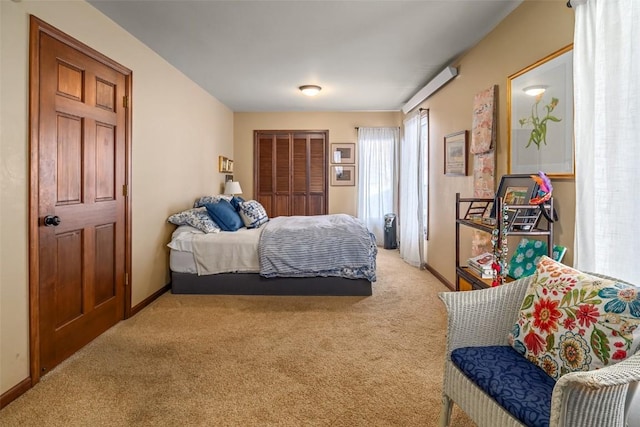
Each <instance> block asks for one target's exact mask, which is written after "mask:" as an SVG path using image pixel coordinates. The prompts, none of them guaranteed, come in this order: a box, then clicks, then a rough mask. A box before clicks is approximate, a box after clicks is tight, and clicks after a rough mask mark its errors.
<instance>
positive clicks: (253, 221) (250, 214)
mask: <svg viewBox="0 0 640 427" xmlns="http://www.w3.org/2000/svg"><path fill="white" fill-rule="evenodd" d="M238 212H239V213H240V218H242V221H243V222H244V225H245V227H247V228H258V227H260V226H261V225H262V224H265V223H266V222H267V221H269V217H268V216H267V211H266V210H265V209H264V206H262V205H261V204H260V203H259V202H257V201H255V200H249V201H247V202H241V203H240V204H239V206H238Z"/></svg>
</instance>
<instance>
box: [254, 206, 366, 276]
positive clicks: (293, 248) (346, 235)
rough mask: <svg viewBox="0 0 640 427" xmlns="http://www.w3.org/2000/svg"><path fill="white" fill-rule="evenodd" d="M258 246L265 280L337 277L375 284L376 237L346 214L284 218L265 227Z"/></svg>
mask: <svg viewBox="0 0 640 427" xmlns="http://www.w3.org/2000/svg"><path fill="white" fill-rule="evenodd" d="M263 228H264V230H263V231H262V234H261V236H260V244H259V245H258V258H259V261H260V274H261V275H262V276H264V277H276V276H279V277H313V276H338V277H346V278H349V279H367V280H369V281H371V282H375V281H376V254H377V252H378V248H377V247H376V239H375V236H374V235H373V234H372V233H371V232H370V231H369V230H368V229H367V227H366V226H365V225H364V223H362V222H361V221H360V220H358V219H357V218H354V217H352V216H350V215H346V214H336V215H317V216H281V217H276V218H272V219H271V220H270V221H269V222H268V223H266V224H265V225H264V226H263Z"/></svg>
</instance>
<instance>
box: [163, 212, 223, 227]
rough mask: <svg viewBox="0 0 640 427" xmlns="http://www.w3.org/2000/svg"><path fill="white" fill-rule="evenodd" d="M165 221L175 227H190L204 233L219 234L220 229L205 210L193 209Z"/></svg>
mask: <svg viewBox="0 0 640 427" xmlns="http://www.w3.org/2000/svg"><path fill="white" fill-rule="evenodd" d="M167 221H169V222H170V223H171V224H175V225H185V224H186V225H190V226H192V227H195V228H197V229H198V230H200V231H203V232H205V233H219V232H220V227H218V224H216V223H215V222H214V221H213V220H212V219H211V217H210V216H209V214H208V213H207V209H206V208H193V209H187V210H186V211H182V212H178V213H176V214H173V215H171V216H170V217H169V218H168V219H167Z"/></svg>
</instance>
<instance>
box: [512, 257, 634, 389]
mask: <svg viewBox="0 0 640 427" xmlns="http://www.w3.org/2000/svg"><path fill="white" fill-rule="evenodd" d="M535 274H536V276H535V279H534V281H533V282H532V283H531V285H530V286H529V289H528V290H527V293H526V295H525V298H524V300H523V302H522V306H521V309H520V314H519V317H518V320H517V322H516V324H515V325H514V327H513V330H512V332H511V334H509V342H510V344H511V345H512V346H513V348H514V349H515V350H516V351H518V352H519V353H520V354H522V355H524V356H525V357H526V358H528V359H529V360H530V361H532V362H533V363H535V364H536V365H538V366H540V367H541V368H542V369H543V370H544V371H545V372H546V373H547V374H549V376H551V377H552V378H553V379H556V380H557V379H558V378H560V377H561V376H562V375H564V374H567V373H569V372H575V371H590V370H593V369H598V368H602V367H605V366H608V365H612V364H614V363H617V362H620V361H621V360H624V359H626V358H627V357H629V356H630V355H632V354H634V353H635V352H636V351H638V349H639V347H640V328H638V326H640V288H638V287H636V286H633V285H629V284H626V283H620V282H616V281H614V280H608V279H601V278H598V277H595V276H591V275H588V274H585V273H582V272H580V271H578V270H575V269H573V268H570V267H567V266H566V265H563V264H560V263H558V262H556V261H554V260H552V259H551V258H549V257H547V256H543V257H542V258H541V259H540V262H539V263H538V267H537V269H536V273H535ZM507 286H508V285H507Z"/></svg>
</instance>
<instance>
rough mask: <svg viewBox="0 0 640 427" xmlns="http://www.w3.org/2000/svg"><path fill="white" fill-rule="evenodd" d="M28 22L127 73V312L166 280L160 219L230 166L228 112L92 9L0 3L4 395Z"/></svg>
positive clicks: (23, 336)
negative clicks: (221, 165)
mask: <svg viewBox="0 0 640 427" xmlns="http://www.w3.org/2000/svg"><path fill="white" fill-rule="evenodd" d="M29 14H33V15H35V16H37V17H38V18H40V19H42V20H44V21H45V22H47V23H49V24H51V25H53V26H54V27H56V28H58V29H59V30H62V31H64V32H65V33H67V34H69V35H71V36H72V37H75V38H76V39H78V40H80V41H81V42H83V43H85V44H87V45H88V46H90V47H92V48H94V49H96V50H98V51H99V52H101V53H103V54H104V55H106V56H108V57H110V58H111V59H113V60H115V61H117V62H119V63H120V64H122V65H124V66H125V67H128V68H129V69H131V70H132V71H133V99H132V108H133V128H132V134H133V140H132V157H133V159H132V162H133V163H132V169H133V175H132V189H131V197H132V206H133V224H132V232H133V236H132V240H133V248H132V249H133V254H132V259H133V270H132V278H131V279H132V305H133V306H135V305H136V304H138V303H140V302H141V301H142V300H144V299H145V298H146V297H148V296H149V295H151V294H153V293H154V292H155V291H157V290H158V289H160V288H161V287H162V286H164V285H165V284H167V283H168V281H169V277H168V250H167V248H166V246H165V245H166V243H167V242H168V240H169V237H170V233H171V231H172V230H173V228H174V227H173V226H171V225H169V224H167V223H166V218H167V217H168V216H169V215H170V214H171V213H173V212H176V211H178V210H182V209H184V208H186V207H190V205H191V204H192V203H193V200H194V199H195V198H196V197H197V196H200V195H203V194H215V193H219V192H220V189H221V185H222V182H223V175H222V174H219V173H218V172H217V159H218V155H224V156H227V157H231V158H233V113H232V112H231V111H230V110H229V109H228V108H227V107H225V106H224V105H223V104H221V103H220V102H218V101H217V100H216V99H215V98H213V97H211V96H210V95H209V94H208V93H206V92H205V91H204V90H202V89H201V88H200V87H199V86H197V85H196V84H195V83H193V82H192V81H191V80H189V79H188V78H186V77H185V76H184V75H183V74H182V73H180V72H179V71H178V70H176V69H175V68H174V67H173V66H171V65H169V64H168V63H167V62H166V61H164V60H163V59H162V58H161V57H159V56H158V55H157V54H155V53H154V52H153V51H151V50H150V49H149V48H147V47H146V46H145V45H143V44H142V43H141V42H140V41H138V40H137V39H135V38H134V37H133V36H131V35H130V34H129V33H127V32H126V31H124V30H123V29H122V28H120V27H119V26H117V25H116V24H115V23H113V22H112V21H111V20H110V19H109V18H107V17H106V16H104V15H102V14H101V13H100V12H99V11H97V10H96V9H95V8H94V7H93V6H91V5H90V4H88V3H86V2H84V1H27V0H23V1H22V2H18V3H15V2H12V1H7V0H1V1H0V23H1V27H0V60H1V63H0V142H1V144H0V180H1V189H0V202H1V203H0V213H1V218H0V393H4V392H6V391H7V390H9V389H10V388H11V387H13V386H15V385H16V384H18V383H19V382H20V381H22V380H24V379H25V378H27V377H28V376H29V329H28V328H29V310H28V307H29V293H28V263H29V259H28V197H29V152H28V128H29V124H28V108H29V105H28V93H29V86H28V83H29V79H28V77H29Z"/></svg>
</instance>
